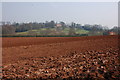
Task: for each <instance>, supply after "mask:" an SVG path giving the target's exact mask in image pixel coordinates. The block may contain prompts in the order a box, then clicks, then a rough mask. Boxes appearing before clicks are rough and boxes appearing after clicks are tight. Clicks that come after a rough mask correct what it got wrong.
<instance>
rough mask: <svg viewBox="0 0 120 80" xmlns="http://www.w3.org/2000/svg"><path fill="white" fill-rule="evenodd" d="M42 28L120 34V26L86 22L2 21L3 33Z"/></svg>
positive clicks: (73, 33)
mask: <svg viewBox="0 0 120 80" xmlns="http://www.w3.org/2000/svg"><path fill="white" fill-rule="evenodd" d="M41 28H46V29H48V30H49V29H50V28H56V30H57V31H58V32H59V31H60V30H63V29H64V28H69V33H70V35H75V29H82V30H87V31H89V32H90V34H95V33H96V32H103V34H104V35H108V34H109V32H111V31H112V32H115V33H116V34H119V31H120V28H119V27H117V26H116V27H113V28H112V29H109V28H107V27H105V26H102V25H98V24H94V25H90V24H85V25H81V24H78V23H75V22H72V23H70V24H66V23H65V22H63V21H61V22H55V21H53V20H52V21H46V22H41V23H38V22H29V23H16V22H14V23H10V22H2V34H15V33H17V32H25V31H29V30H36V29H41Z"/></svg>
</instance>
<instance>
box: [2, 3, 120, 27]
mask: <svg viewBox="0 0 120 80" xmlns="http://www.w3.org/2000/svg"><path fill="white" fill-rule="evenodd" d="M117 4H118V3H117V2H58V3H54V2H3V3H2V20H3V21H10V22H45V21H50V20H54V21H58V22H59V21H64V22H66V23H70V22H76V23H80V24H101V25H103V26H108V27H109V28H111V27H113V26H117V25H118V5H117Z"/></svg>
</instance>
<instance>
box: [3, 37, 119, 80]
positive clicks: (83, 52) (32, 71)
mask: <svg viewBox="0 0 120 80" xmlns="http://www.w3.org/2000/svg"><path fill="white" fill-rule="evenodd" d="M119 40H120V39H119V37H118V36H117V35H115V36H89V37H14V38H2V61H3V79H4V80H6V79H13V80H14V79H22V80H33V79H34V80H43V79H47V80H48V79H50V80H53V79H54V80H61V79H67V80H71V79H72V80H75V79H83V80H86V79H87V78H89V79H106V80H108V79H118V80H119V79H120V73H119V70H120V64H119Z"/></svg>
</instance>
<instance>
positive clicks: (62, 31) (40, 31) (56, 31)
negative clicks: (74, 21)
mask: <svg viewBox="0 0 120 80" xmlns="http://www.w3.org/2000/svg"><path fill="white" fill-rule="evenodd" d="M69 30H70V28H64V29H61V28H41V29H34V30H29V31H25V32H17V33H16V34H17V35H30V34H32V35H55V34H56V35H68V34H69ZM75 33H76V34H88V33H89V31H87V30H83V29H75Z"/></svg>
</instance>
